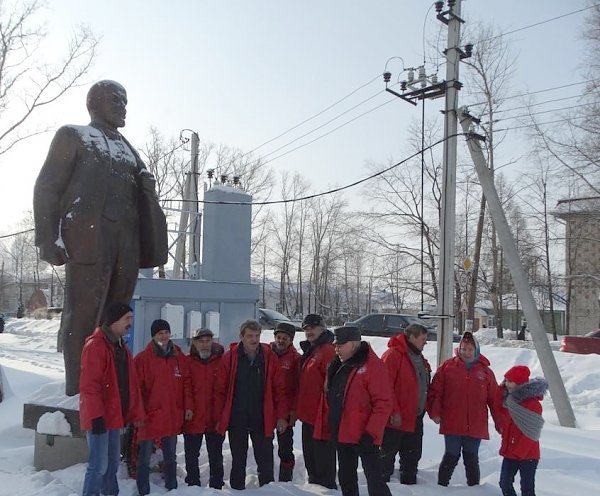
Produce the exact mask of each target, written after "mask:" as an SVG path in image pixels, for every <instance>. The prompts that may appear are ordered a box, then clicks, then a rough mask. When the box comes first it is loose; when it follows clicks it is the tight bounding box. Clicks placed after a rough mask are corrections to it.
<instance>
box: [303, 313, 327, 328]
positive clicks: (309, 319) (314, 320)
mask: <svg viewBox="0 0 600 496" xmlns="http://www.w3.org/2000/svg"><path fill="white" fill-rule="evenodd" d="M309 326H321V327H326V326H325V321H324V320H323V317H321V316H320V315H319V314H317V313H309V314H308V315H307V316H306V317H304V320H303V321H302V329H304V328H305V327H309Z"/></svg>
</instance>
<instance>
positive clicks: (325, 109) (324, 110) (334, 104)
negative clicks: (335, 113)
mask: <svg viewBox="0 0 600 496" xmlns="http://www.w3.org/2000/svg"><path fill="white" fill-rule="evenodd" d="M380 77H381V74H377V76H375V77H374V78H373V79H371V80H369V81H367V82H366V83H365V84H363V85H361V86H359V87H358V88H356V89H354V90H352V91H351V92H350V93H348V94H347V95H346V96H344V97H342V98H340V99H339V100H337V101H336V102H334V103H332V104H331V105H329V106H328V107H325V108H324V109H323V110H321V111H320V112H317V113H316V114H314V115H312V116H310V117H308V118H306V119H304V120H303V121H302V122H300V123H298V124H296V125H295V126H292V127H291V128H289V129H287V130H286V131H284V132H282V133H280V134H278V135H277V136H275V137H274V138H271V139H269V140H267V141H265V142H264V143H261V144H260V145H258V146H256V147H254V148H253V149H252V150H250V151H248V152H246V153H245V154H244V155H243V156H246V155H249V154H251V153H253V152H255V151H256V150H258V149H259V148H262V147H263V146H265V145H268V144H269V143H272V142H273V141H275V140H277V139H279V138H281V137H282V136H285V135H286V134H288V133H290V132H292V131H293V130H294V129H297V128H299V127H300V126H302V125H303V124H306V123H307V122H309V121H311V120H313V119H316V118H317V117H319V116H320V115H322V114H324V113H325V112H327V111H328V110H330V109H332V108H333V107H335V106H336V105H338V104H340V103H342V102H343V101H344V100H346V99H348V98H350V97H351V96H352V95H354V94H355V93H357V92H358V91H360V90H362V89H363V88H365V87H366V86H369V85H370V84H371V83H373V82H374V81H376V80H377V79H379V78H380Z"/></svg>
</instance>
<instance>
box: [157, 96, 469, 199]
mask: <svg viewBox="0 0 600 496" xmlns="http://www.w3.org/2000/svg"><path fill="white" fill-rule="evenodd" d="M392 101H393V100H392ZM457 136H465V133H456V134H452V135H449V136H447V137H445V138H442V139H440V140H438V141H436V142H435V143H432V144H431V145H429V146H427V147H426V148H425V149H423V150H417V151H416V152H415V153H413V154H411V155H409V156H408V157H406V158H404V159H402V160H400V161H399V162H396V163H395V164H392V165H390V166H389V167H386V168H385V169H382V170H380V171H379V172H375V173H374V174H371V175H369V176H367V177H363V178H362V179H358V180H357V181H354V182H352V183H349V184H346V185H344V186H339V187H337V188H333V189H330V190H327V191H322V192H320V193H314V194H311V195H306V196H301V197H298V198H288V199H283V200H268V201H262V202H237V201H215V200H179V199H178V200H167V201H180V202H184V203H189V202H197V203H205V204H214V205H279V204H285V203H293V202H299V201H306V200H312V199H314V198H318V197H321V196H328V195H332V194H334V193H339V192H340V191H344V190H347V189H350V188H354V187H355V186H358V185H360V184H362V183H365V182H367V181H370V180H371V179H375V178H376V177H379V176H381V175H383V174H385V173H386V172H389V171H391V170H393V169H395V168H396V167H398V166H400V165H403V164H405V163H406V162H408V161H409V160H412V159H413V158H415V157H418V156H419V155H421V153H422V152H426V151H427V150H430V149H432V148H434V147H436V146H437V145H439V144H441V143H443V142H444V141H447V140H449V139H451V138H455V137H457Z"/></svg>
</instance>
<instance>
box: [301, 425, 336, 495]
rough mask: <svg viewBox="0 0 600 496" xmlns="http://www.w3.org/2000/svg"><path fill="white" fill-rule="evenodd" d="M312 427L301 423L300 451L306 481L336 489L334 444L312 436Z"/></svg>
mask: <svg viewBox="0 0 600 496" xmlns="http://www.w3.org/2000/svg"><path fill="white" fill-rule="evenodd" d="M313 430H314V427H313V426H312V425H311V424H306V423H304V422H303V423H302V453H303V454H304V465H305V466H306V472H307V473H308V482H310V483H312V484H319V485H321V486H324V487H327V488H329V489H337V485H336V483H335V444H334V443H333V442H331V441H320V440H318V439H314V438H313Z"/></svg>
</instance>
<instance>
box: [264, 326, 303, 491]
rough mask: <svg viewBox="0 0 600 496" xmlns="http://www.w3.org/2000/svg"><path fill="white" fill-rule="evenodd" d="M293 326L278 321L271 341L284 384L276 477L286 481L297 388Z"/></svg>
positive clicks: (291, 468) (291, 462) (297, 360)
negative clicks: (283, 411)
mask: <svg viewBox="0 0 600 496" xmlns="http://www.w3.org/2000/svg"><path fill="white" fill-rule="evenodd" d="M295 334H296V327H295V326H294V325H293V324H288V323H287V322H280V323H279V324H277V327H276V328H275V342H273V343H271V349H272V350H273V353H275V355H277V357H278V372H279V374H281V379H282V381H283V384H284V386H285V401H286V412H287V414H286V417H285V419H286V420H287V422H288V426H287V429H286V430H285V431H283V432H279V431H278V432H277V445H278V449H277V454H278V455H279V481H280V482H290V481H291V480H292V478H293V473H294V465H295V462H296V460H295V458H294V423H295V422H296V413H295V411H294V409H295V408H296V407H295V403H296V392H297V391H298V372H299V366H300V354H299V353H298V352H297V351H296V348H294V336H295Z"/></svg>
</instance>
